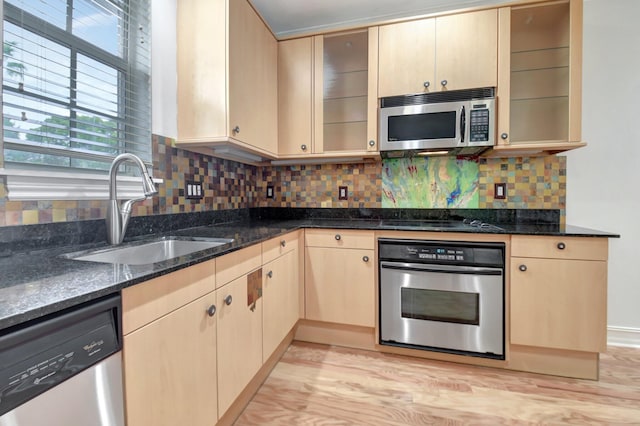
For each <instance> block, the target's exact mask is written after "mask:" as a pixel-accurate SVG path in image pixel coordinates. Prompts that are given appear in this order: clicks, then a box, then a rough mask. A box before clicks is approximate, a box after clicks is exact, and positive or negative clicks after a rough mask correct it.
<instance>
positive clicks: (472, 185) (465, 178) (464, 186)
mask: <svg viewBox="0 0 640 426" xmlns="http://www.w3.org/2000/svg"><path fill="white" fill-rule="evenodd" d="M478 200H479V194H478V161H477V160H464V159H458V158H456V157H414V158H398V159H388V160H385V161H383V163H382V207H383V208H420V209H432V208H464V209H469V208H477V207H478Z"/></svg>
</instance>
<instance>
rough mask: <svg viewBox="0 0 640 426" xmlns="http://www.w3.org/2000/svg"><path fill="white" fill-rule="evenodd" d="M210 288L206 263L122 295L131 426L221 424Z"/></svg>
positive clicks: (212, 282) (210, 272)
mask: <svg viewBox="0 0 640 426" xmlns="http://www.w3.org/2000/svg"><path fill="white" fill-rule="evenodd" d="M214 289H215V276H214V262H213V261H210V262H204V263H201V264H199V265H195V266H192V267H190V268H187V269H183V270H181V271H177V272H174V273H171V274H168V275H164V276H162V277H159V278H156V279H153V280H150V281H147V282H145V283H142V284H138V285H136V286H133V287H129V288H126V289H124V290H123V292H122V304H123V333H124V341H123V366H124V387H125V403H126V418H127V424H128V425H130V426H138V425H154V426H164V425H166V426H173V425H178V424H184V425H187V424H188V425H212V424H215V423H216V421H217V420H218V409H217V404H216V403H215V401H216V399H217V388H216V385H215V384H216V381H217V377H216V376H217V369H216V357H217V341H216V334H217V333H216V327H217V316H216V315H215V313H214V314H213V315H210V314H211V313H213V312H212V309H211V307H212V306H213V305H215V304H216V292H215V291H214ZM212 401H213V403H212Z"/></svg>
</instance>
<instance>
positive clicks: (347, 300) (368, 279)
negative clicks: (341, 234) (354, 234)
mask: <svg viewBox="0 0 640 426" xmlns="http://www.w3.org/2000/svg"><path fill="white" fill-rule="evenodd" d="M373 253H374V252H373V250H357V249H335V248H328V247H307V248H306V256H305V305H306V318H307V319H310V320H316V321H327V322H335V323H339V324H350V325H360V326H364V327H373V326H374V325H375V306H374V299H375V282H374V265H373V264H374V260H373Z"/></svg>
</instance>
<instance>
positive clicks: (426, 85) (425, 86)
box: [422, 81, 431, 89]
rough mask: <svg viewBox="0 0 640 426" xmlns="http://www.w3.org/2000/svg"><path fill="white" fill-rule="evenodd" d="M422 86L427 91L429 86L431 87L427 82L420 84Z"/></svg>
mask: <svg viewBox="0 0 640 426" xmlns="http://www.w3.org/2000/svg"><path fill="white" fill-rule="evenodd" d="M422 85H423V86H424V88H425V89H428V88H429V86H431V83H430V82H428V81H425V82H424V83H422Z"/></svg>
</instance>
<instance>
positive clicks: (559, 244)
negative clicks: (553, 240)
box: [558, 243, 567, 250]
mask: <svg viewBox="0 0 640 426" xmlns="http://www.w3.org/2000/svg"><path fill="white" fill-rule="evenodd" d="M566 247H567V246H565V245H564V243H558V250H564V249H565V248H566Z"/></svg>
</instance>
